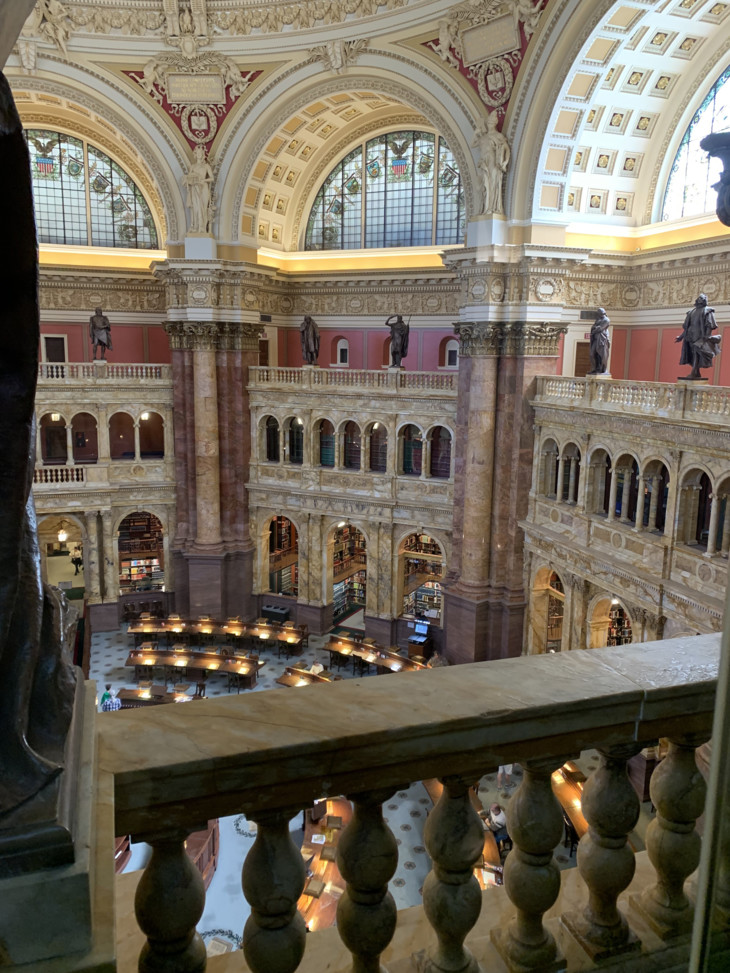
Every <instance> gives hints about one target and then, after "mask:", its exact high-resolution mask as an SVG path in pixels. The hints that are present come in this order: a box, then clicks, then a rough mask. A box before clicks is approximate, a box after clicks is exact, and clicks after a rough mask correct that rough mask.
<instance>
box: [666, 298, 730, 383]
mask: <svg viewBox="0 0 730 973" xmlns="http://www.w3.org/2000/svg"><path fill="white" fill-rule="evenodd" d="M713 331H717V324H715V309H714V308H713V307H708V306H707V295H706V294H700V295H699V297H698V298H697V300H696V301H695V306H694V307H693V308H691V309H690V310H689V311H687V316H686V317H685V319H684V324H683V325H682V334H680V335H677V337H676V338H675V339H674V340H675V342H677V341H681V342H682V352H681V354H680V356H679V364H680V365H691V366H692V371H691V372H690V373H689V375H680V379H681V380H682V381H691V382H693V381H696V380H697V379H698V378H702V376H701V375H700V369H701V368H709V367H710V365H712V359H713V358H714V357H715V355H716V354H717V352H718V350H719V349H718V345H719V344H720V336H719V335H713V333H712V332H713Z"/></svg>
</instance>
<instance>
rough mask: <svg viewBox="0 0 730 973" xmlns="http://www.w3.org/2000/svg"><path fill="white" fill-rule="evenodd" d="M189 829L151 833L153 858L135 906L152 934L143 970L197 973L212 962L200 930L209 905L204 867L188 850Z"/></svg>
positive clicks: (144, 953) (141, 962)
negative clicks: (201, 872) (207, 955)
mask: <svg viewBox="0 0 730 973" xmlns="http://www.w3.org/2000/svg"><path fill="white" fill-rule="evenodd" d="M187 835H188V832H187V831H175V832H170V833H167V834H156V835H151V836H149V835H145V836H144V840H145V841H148V842H149V843H150V844H151V845H152V857H151V858H150V860H149V862H148V864H147V867H146V868H145V870H144V874H143V875H142V878H141V879H140V882H139V885H138V886H137V892H136V894H135V897H134V911H135V914H136V916H137V922H138V923H139V928H140V929H141V930H142V932H143V933H144V934H145V935H146V936H147V942H146V943H145V945H144V946H143V947H142V952H141V953H140V956H139V971H140V973H197V971H199V970H201V971H202V970H204V969H205V965H206V953H205V943H204V942H203V940H202V939H201V938H200V936H199V934H198V933H197V932H196V931H195V926H196V923H197V922H198V921H199V919H200V917H201V916H202V914H203V908H204V906H205V887H204V885H203V879H202V878H201V875H200V872H199V871H198V869H197V868H196V867H195V865H194V864H193V863H192V861H191V860H190V858H189V857H188V855H187V852H186V851H185V839H186V837H187Z"/></svg>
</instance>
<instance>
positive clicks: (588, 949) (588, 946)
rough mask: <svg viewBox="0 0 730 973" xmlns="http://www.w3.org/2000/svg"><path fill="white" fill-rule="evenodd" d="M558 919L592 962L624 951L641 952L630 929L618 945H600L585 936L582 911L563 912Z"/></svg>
mask: <svg viewBox="0 0 730 973" xmlns="http://www.w3.org/2000/svg"><path fill="white" fill-rule="evenodd" d="M560 921H561V922H562V923H563V925H564V926H565V928H566V929H567V931H568V933H569V934H570V935H571V936H572V937H573V939H574V940H575V941H576V942H577V943H578V945H579V946H580V947H581V949H583V950H584V952H585V953H587V954H588V956H589V957H590V959H591V960H592V962H594V963H600V962H601V960H607V959H611V958H612V957H614V956H623V955H625V954H626V953H640V952H641V941H640V940H639V939H638V937H637V936H636V933H634V932H633V931H632V930H631V929H629V930H628V937H627V939H626V942H624V943H621V944H620V945H618V946H615V945H614V946H611V945H606V946H600V945H598V944H597V943H594V942H592V941H591V940H590V939H587V938H586V931H587V926H588V923H587V922H586V920H585V918H584V916H583V913H582V912H571V913H568V914H564V915H562V916H561V917H560Z"/></svg>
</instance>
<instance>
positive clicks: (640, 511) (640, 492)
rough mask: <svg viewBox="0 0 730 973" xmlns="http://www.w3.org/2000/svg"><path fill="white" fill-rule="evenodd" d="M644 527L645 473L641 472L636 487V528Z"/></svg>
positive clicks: (641, 528)
mask: <svg viewBox="0 0 730 973" xmlns="http://www.w3.org/2000/svg"><path fill="white" fill-rule="evenodd" d="M643 529H644V474H643V473H639V480H638V483H637V487H636V516H635V518H634V530H643Z"/></svg>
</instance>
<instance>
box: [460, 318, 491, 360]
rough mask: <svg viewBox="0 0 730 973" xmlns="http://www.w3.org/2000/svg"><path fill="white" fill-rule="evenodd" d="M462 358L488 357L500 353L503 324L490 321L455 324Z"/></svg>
mask: <svg viewBox="0 0 730 973" xmlns="http://www.w3.org/2000/svg"><path fill="white" fill-rule="evenodd" d="M454 333H455V334H456V335H457V336H458V338H459V355H460V356H461V357H462V358H487V357H490V358H491V357H495V356H497V355H498V354H499V346H500V337H501V325H500V324H498V323H495V322H490V321H464V322H463V323H462V322H457V323H456V324H455V325H454Z"/></svg>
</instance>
